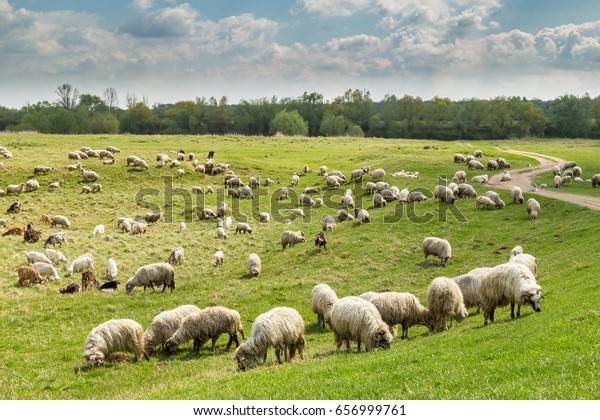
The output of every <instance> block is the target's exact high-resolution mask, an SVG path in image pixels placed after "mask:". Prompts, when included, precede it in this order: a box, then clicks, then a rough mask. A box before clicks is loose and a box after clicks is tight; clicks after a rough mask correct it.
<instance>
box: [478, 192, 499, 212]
mask: <svg viewBox="0 0 600 420" xmlns="http://www.w3.org/2000/svg"><path fill="white" fill-rule="evenodd" d="M484 207H485V208H493V209H495V208H497V207H496V203H494V201H493V200H492V199H491V198H489V197H486V196H484V195H481V196H479V197H477V199H476V201H475V208H476V209H480V208H484Z"/></svg>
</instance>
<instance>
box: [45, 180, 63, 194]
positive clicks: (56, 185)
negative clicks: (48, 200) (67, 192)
mask: <svg viewBox="0 0 600 420" xmlns="http://www.w3.org/2000/svg"><path fill="white" fill-rule="evenodd" d="M64 185H65V180H64V179H61V180H60V181H55V182H51V183H49V184H48V189H49V190H50V191H54V190H55V189H57V188H60V187H62V186H64Z"/></svg>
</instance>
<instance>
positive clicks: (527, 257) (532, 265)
mask: <svg viewBox="0 0 600 420" xmlns="http://www.w3.org/2000/svg"><path fill="white" fill-rule="evenodd" d="M508 262H509V263H516V264H523V265H524V266H526V267H527V268H529V270H530V271H531V272H532V273H533V275H534V277H535V278H537V260H536V258H535V257H534V256H533V255H531V254H524V253H523V251H522V250H521V252H520V253H519V254H516V255H512V256H511V257H510V259H509V260H508Z"/></svg>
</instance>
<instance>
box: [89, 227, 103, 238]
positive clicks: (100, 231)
mask: <svg viewBox="0 0 600 420" xmlns="http://www.w3.org/2000/svg"><path fill="white" fill-rule="evenodd" d="M98 235H104V225H96V227H94V230H93V231H92V233H90V238H93V237H95V236H98Z"/></svg>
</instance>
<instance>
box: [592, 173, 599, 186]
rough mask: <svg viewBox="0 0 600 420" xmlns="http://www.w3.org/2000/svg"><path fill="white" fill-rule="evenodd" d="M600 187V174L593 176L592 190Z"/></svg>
mask: <svg viewBox="0 0 600 420" xmlns="http://www.w3.org/2000/svg"><path fill="white" fill-rule="evenodd" d="M599 187H600V174H594V175H593V176H592V188H599Z"/></svg>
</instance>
